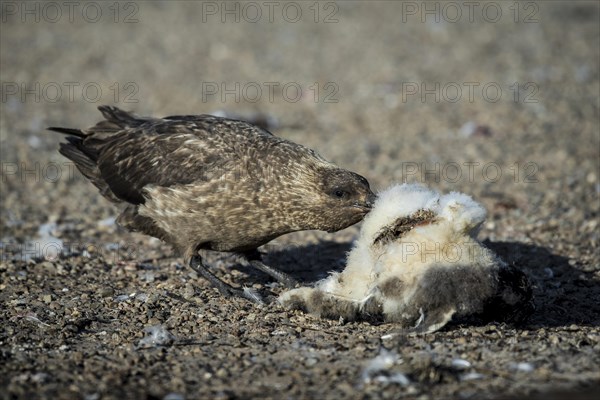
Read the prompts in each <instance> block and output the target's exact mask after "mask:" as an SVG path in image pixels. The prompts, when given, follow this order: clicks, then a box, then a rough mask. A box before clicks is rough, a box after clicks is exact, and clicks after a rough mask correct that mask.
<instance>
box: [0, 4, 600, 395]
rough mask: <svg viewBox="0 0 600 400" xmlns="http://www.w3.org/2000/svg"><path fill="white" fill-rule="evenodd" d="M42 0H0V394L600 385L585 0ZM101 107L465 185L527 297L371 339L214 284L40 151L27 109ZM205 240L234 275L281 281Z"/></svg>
mask: <svg viewBox="0 0 600 400" xmlns="http://www.w3.org/2000/svg"><path fill="white" fill-rule="evenodd" d="M47 4H48V3H44V2H35V1H31V2H27V3H18V2H3V3H2V8H1V10H0V17H1V18H2V20H1V24H0V28H1V35H0V44H1V50H0V75H1V81H2V102H1V110H0V117H1V118H0V144H1V149H0V156H1V160H2V176H1V198H2V205H1V207H0V216H1V229H2V230H1V233H0V241H1V243H0V244H1V247H0V254H1V259H0V262H1V263H0V301H1V304H2V305H1V307H0V321H1V324H2V329H1V330H0V357H1V359H2V361H1V362H0V385H1V386H0V387H1V388H2V389H1V390H0V396H1V397H2V398H52V399H70V398H82V399H89V400H92V399H111V398H115V399H117V398H125V397H128V398H158V399H161V398H162V399H170V400H175V399H182V398H186V399H193V398H274V399H279V398H284V397H285V398H324V399H339V398H346V397H347V398H419V399H430V398H472V399H513V398H525V397H533V398H540V399H541V398H544V399H553V398H555V399H560V398H564V397H566V396H568V397H570V398H571V399H584V398H595V396H597V395H598V392H600V368H599V367H598V365H600V304H599V302H598V299H600V285H599V281H600V252H599V251H598V246H599V234H598V232H599V229H598V217H599V208H600V206H599V200H598V196H599V193H600V171H599V158H600V157H599V153H600V143H599V141H600V137H599V136H600V135H599V93H600V79H599V69H600V54H599V51H600V50H599V49H600V44H599V40H600V31H599V23H598V17H599V5H598V3H597V2H593V1H591V2H589V1H588V2H576V1H575V2H566V1H564V2H561V1H548V2H522V3H515V2H487V3H477V6H473V7H474V8H470V7H471V6H469V5H467V4H465V3H464V2H454V3H444V2H429V3H427V4H425V3H422V2H404V3H400V2H396V3H392V2H371V3H367V2H347V3H342V2H338V3H333V2H329V3H327V2H321V3H313V2H295V3H278V2H276V3H273V4H272V5H267V4H265V3H262V2H256V3H241V4H239V5H238V6H235V3H227V4H225V3H223V2H204V3H201V2H175V3H174V4H173V3H171V4H163V3H149V2H148V3H146V2H139V3H133V2H130V3H113V2H92V3H76V5H75V6H73V7H74V9H73V10H72V12H71V13H70V12H69V7H68V6H67V5H65V4H63V3H61V2H56V3H53V4H54V5H50V6H48V5H47ZM449 4H450V5H449ZM53 7H54V8H53ZM235 7H238V8H237V10H239V14H238V15H237V16H236V15H235V10H236V8H235ZM270 7H273V8H272V9H271V8H270ZM227 10H233V12H234V14H227ZM427 10H433V11H432V13H428V11H427ZM436 10H437V11H436ZM498 10H500V11H501V14H499V13H498ZM98 11H99V12H100V13H98ZM258 11H260V13H261V14H260V15H259V14H257V12H258ZM317 11H318V13H317ZM457 11H459V12H460V13H461V14H460V17H459V14H457ZM236 18H238V21H236V20H235V19H236ZM36 19H37V20H36ZM222 19H225V21H222ZM296 19H298V21H296V22H294V21H295V20H296ZM315 21H316V22H315ZM236 85H237V86H236ZM257 89H260V91H258V90H257ZM298 89H300V92H301V95H298ZM457 89H460V91H458V90H457ZM470 89H472V93H471V92H470ZM498 89H500V90H498ZM100 104H114V105H117V106H120V107H123V108H125V109H131V110H135V111H137V112H138V113H140V114H154V115H169V114H192V113H214V112H221V113H229V114H235V115H241V116H243V117H245V118H250V119H254V120H260V121H262V122H263V123H265V124H267V125H268V126H269V127H270V128H271V129H272V130H273V131H275V132H276V133H277V134H278V135H281V136H283V137H286V138H289V139H291V140H294V141H297V142H300V143H303V144H306V145H308V146H310V147H312V148H315V149H318V151H319V152H320V153H321V154H323V155H324V156H325V157H326V158H329V159H331V160H333V161H335V162H337V163H338V164H340V165H342V166H344V167H346V168H349V169H352V170H355V171H357V172H359V173H361V174H363V175H365V176H366V177H368V179H369V180H370V182H371V183H372V186H373V187H374V188H375V189H383V188H385V187H387V186H388V185H390V184H391V183H394V182H400V181H420V182H423V183H426V184H428V185H431V186H432V187H435V188H436V189H438V190H441V191H450V190H458V191H463V192H466V193H468V194H470V195H472V196H473V197H474V198H475V199H477V200H478V201H480V202H482V203H483V204H484V205H485V206H486V208H487V209H488V211H489V216H488V220H487V222H486V223H485V225H484V227H483V229H482V232H481V234H480V237H481V239H482V240H485V243H486V244H487V245H488V246H490V247H491V248H492V249H494V250H495V251H497V253H498V254H500V255H501V256H502V257H503V258H504V259H506V260H507V261H509V262H512V263H514V264H515V265H516V266H518V267H519V268H522V269H523V271H525V273H526V274H527V275H528V276H529V278H530V279H531V281H532V282H533V284H534V286H535V288H534V295H535V304H536V308H537V311H536V312H535V314H534V315H533V316H532V317H531V318H530V320H529V321H528V322H527V323H526V324H525V325H524V326H519V327H512V326H508V325H506V324H503V323H501V322H498V323H493V324H483V323H480V322H478V321H456V322H455V323H453V324H450V325H448V326H447V327H445V328H444V329H443V330H442V331H440V332H437V333H434V334H427V335H417V336H398V335H397V336H394V337H392V338H391V339H389V338H388V339H382V336H384V335H386V334H388V333H393V332H395V327H394V326H393V325H390V324H382V325H379V326H373V325H369V324H367V323H346V324H345V323H343V321H328V320H321V319H318V318H316V317H313V316H311V315H305V314H303V313H301V312H299V311H287V310H283V309H281V308H279V307H278V306H277V305H274V304H271V305H265V306H256V305H253V304H249V303H248V302H246V301H243V300H238V299H231V300H224V299H222V298H221V297H220V296H219V295H218V293H217V292H216V291H215V290H214V289H213V288H211V287H210V286H209V285H208V284H207V283H206V282H205V281H203V280H202V279H199V278H198V277H197V276H196V275H195V273H194V272H192V271H191V270H190V269H188V268H187V267H185V266H183V265H182V264H181V259H178V258H176V257H174V256H173V254H172V252H171V250H170V249H169V248H168V247H166V246H165V245H164V244H162V243H160V242H159V241H157V240H154V239H151V238H148V237H145V236H142V235H138V234H132V233H128V232H126V231H124V230H122V229H120V228H118V227H117V226H115V224H114V217H115V216H116V215H117V210H116V209H115V208H114V207H113V206H112V205H111V204H109V203H108V202H107V201H106V200H104V199H103V198H102V197H101V196H100V195H99V194H98V193H97V191H96V190H95V188H94V187H93V186H92V185H91V184H89V183H88V182H86V181H85V179H84V178H83V177H82V176H81V175H80V174H79V173H76V172H74V171H73V169H72V166H71V165H70V164H68V163H67V162H66V160H65V159H64V158H62V157H61V156H60V155H59V154H58V153H57V152H56V149H57V147H58V142H59V140H60V138H59V137H58V136H57V135H56V134H52V133H49V132H46V131H45V130H44V128H45V127H47V126H52V125H59V126H60V125H66V126H73V127H85V126H89V125H91V124H92V123H94V122H96V121H97V120H98V119H99V114H98V112H97V110H96V106H98V105H100ZM357 232H358V227H357V226H355V227H351V228H348V229H346V230H344V231H342V232H338V233H335V234H326V233H322V232H302V233H295V234H290V235H287V236H284V237H281V238H279V239H277V240H275V241H274V242H272V243H271V244H269V245H267V246H266V247H265V249H264V250H265V251H267V252H268V255H267V257H266V259H267V261H269V262H270V263H271V264H272V265H277V266H280V267H281V268H282V269H285V270H286V271H288V272H290V273H291V274H293V275H295V276H296V277H298V278H300V279H302V280H305V281H314V280H316V279H319V278H322V277H324V276H326V275H327V272H328V271H331V270H333V269H339V268H340V267H341V266H343V263H344V256H345V252H347V251H348V249H349V248H350V245H351V242H352V240H353V239H354V238H355V237H356V234H357ZM56 249H60V253H59V254H57V251H56ZM213 261H214V265H215V273H217V274H218V275H219V276H221V277H222V278H223V279H226V280H228V281H230V282H233V283H235V284H238V285H252V286H254V287H255V288H256V289H259V290H264V291H271V292H273V293H275V294H277V293H280V292H281V290H282V289H281V288H280V287H279V286H277V285H275V284H272V283H271V282H270V281H269V280H268V279H267V278H266V277H264V276H262V275H259V274H258V273H254V272H252V271H250V270H248V269H246V268H244V267H243V266H237V265H236V262H235V261H236V260H234V259H231V258H229V257H226V256H223V257H220V258H215V259H214V260H213Z"/></svg>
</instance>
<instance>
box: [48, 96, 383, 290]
mask: <svg viewBox="0 0 600 400" xmlns="http://www.w3.org/2000/svg"><path fill="white" fill-rule="evenodd" d="M99 110H100V111H101V112H102V114H103V116H104V118H105V120H104V121H101V122H99V123H98V124H96V125H95V126H93V127H92V128H89V129H86V130H79V129H69V128H49V129H50V130H53V131H57V132H61V133H64V134H67V135H69V136H67V143H61V145H60V150H59V151H60V153H61V154H63V155H64V156H65V157H67V158H69V159H71V160H72V161H73V162H74V163H75V165H76V166H77V168H78V169H79V170H80V171H81V173H82V174H83V175H84V176H86V177H87V178H88V179H89V180H90V181H91V182H92V183H93V184H94V185H95V186H96V187H97V188H98V189H99V190H100V193H101V194H102V195H103V196H104V197H106V198H107V199H108V200H110V201H112V202H114V203H118V204H122V205H124V209H123V211H122V213H121V215H120V216H119V218H118V219H117V222H118V223H119V224H120V225H121V226H124V227H125V228H127V229H129V230H132V231H139V232H143V233H145V234H148V235H151V236H154V237H157V238H159V239H162V240H164V241H165V242H167V243H169V244H171V245H172V246H173V247H174V248H175V249H176V250H177V251H178V252H179V253H181V254H182V255H183V256H184V259H185V261H186V262H189V263H190V266H191V267H192V268H194V269H195V270H197V271H198V272H199V273H200V274H201V275H202V276H203V277H205V278H206V279H208V280H209V281H211V282H212V283H213V284H214V285H216V286H217V287H218V288H219V290H220V291H221V293H223V294H225V295H231V294H237V295H243V296H245V297H248V298H252V297H253V296H251V295H248V293H246V292H244V291H241V290H239V289H234V288H233V287H231V286H229V285H227V284H225V283H224V282H222V281H221V280H219V279H218V278H217V277H215V276H214V275H213V274H212V273H210V271H208V270H207V268H206V266H205V265H204V264H203V263H202V260H201V258H200V256H199V254H198V252H199V250H214V251H222V252H235V253H242V254H244V255H246V256H248V258H249V260H250V264H251V265H252V266H254V267H256V268H258V269H260V270H262V271H264V272H266V273H268V274H270V275H271V276H273V277H275V278H276V279H278V280H280V281H283V282H284V283H287V284H290V285H291V284H293V280H292V279H290V278H289V277H287V276H286V275H285V274H283V273H281V272H280V271H277V270H275V269H273V268H271V267H268V266H266V265H264V264H262V263H261V262H260V261H259V260H258V257H257V252H256V248H257V247H259V246H261V245H263V244H265V243H267V242H269V241H270V240H272V239H274V238H276V237H278V236H280V235H283V234H285V233H289V232H293V231H300V230H309V229H317V230H324V231H329V232H333V231H337V230H340V229H343V228H346V227H348V226H350V225H352V224H355V223H357V222H359V221H360V220H361V219H362V218H363V217H364V215H365V214H366V213H367V212H368V211H369V210H370V207H371V204H372V202H373V200H374V195H373V193H372V192H371V190H370V189H369V184H368V182H367V180H366V179H365V178H363V177H362V176H360V175H358V174H355V173H353V172H350V171H347V170H344V169H342V168H339V167H337V166H336V165H334V164H332V163H330V162H328V161H326V160H324V159H323V158H322V157H321V156H319V155H318V154H317V153H315V152H314V151H313V150H311V149H309V148H306V147H304V146H302V145H299V144H296V143H293V142H291V141H288V140H285V139H282V138H278V137H276V136H274V135H273V134H271V133H270V132H268V131H266V130H264V129H261V128H259V127H257V126H254V125H251V124H249V123H247V122H244V121H238V120H231V119H226V118H220V117H215V116H211V115H185V116H170V117H165V118H147V117H144V118H142V117H138V116H136V115H134V114H130V113H127V112H125V111H122V110H120V109H118V108H116V107H110V106H100V107H99Z"/></svg>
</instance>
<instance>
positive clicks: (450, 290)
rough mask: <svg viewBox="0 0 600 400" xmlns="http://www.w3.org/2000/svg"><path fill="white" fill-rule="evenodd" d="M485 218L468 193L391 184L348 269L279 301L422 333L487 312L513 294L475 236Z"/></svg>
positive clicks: (368, 221) (497, 261)
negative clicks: (496, 301)
mask: <svg viewBox="0 0 600 400" xmlns="http://www.w3.org/2000/svg"><path fill="white" fill-rule="evenodd" d="M485 215H486V211H485V209H484V208H483V207H482V206H481V205H480V204H478V203H477V202H475V201H474V200H473V199H472V198H471V197H470V196H468V195H466V194H462V193H456V192H452V193H450V194H447V195H440V194H439V193H437V192H436V191H434V190H431V189H428V188H426V187H424V186H421V185H415V184H402V185H395V186H392V187H390V188H388V189H387V190H385V191H383V192H381V193H380V194H379V196H378V199H377V201H376V203H375V206H374V207H373V210H372V211H371V212H370V213H369V214H368V215H367V216H366V218H365V220H364V223H363V226H362V229H361V232H360V236H359V238H358V240H357V241H356V242H355V244H354V247H353V249H352V251H351V252H350V253H349V255H348V259H347V266H346V269H345V270H344V271H343V272H341V273H332V274H331V275H330V276H329V277H328V278H326V279H324V280H322V281H320V282H317V284H316V285H315V286H314V287H302V288H297V289H293V290H290V291H287V292H284V293H283V294H282V295H281V296H280V297H279V302H280V303H281V304H283V305H285V306H287V307H290V308H299V309H303V310H306V311H308V312H311V313H314V314H317V315H320V316H323V317H326V318H335V319H337V318H340V317H341V318H344V319H346V320H357V319H362V320H384V321H388V322H395V323H399V324H400V325H401V326H402V327H403V328H406V329H411V330H417V331H421V332H432V331H436V330H438V329H440V328H441V327H443V326H444V325H445V324H446V323H448V321H450V320H451V319H452V317H453V316H466V315H470V314H474V313H481V312H483V310H484V307H485V306H486V304H487V303H488V302H489V301H490V300H491V299H492V298H498V296H500V298H501V299H504V297H506V298H508V297H510V295H512V294H513V292H512V291H511V288H508V289H506V288H505V287H502V288H500V286H501V285H500V284H499V271H500V270H501V269H503V268H508V267H507V266H506V264H505V263H504V262H503V261H502V260H500V259H499V258H498V257H497V256H496V255H495V254H493V253H492V252H491V251H490V250H489V249H488V248H486V247H485V246H483V245H482V244H481V243H480V242H479V241H478V240H477V239H476V238H475V236H476V235H477V232H478V230H479V227H480V225H481V223H482V222H483V221H484V219H485ZM501 280H502V279H500V281H501ZM499 290H502V293H500V294H499ZM506 290H508V292H507V293H508V295H507V293H504V292H505V291H506ZM512 297H514V298H515V299H517V300H520V298H519V296H512ZM512 305H513V304H511V306H512Z"/></svg>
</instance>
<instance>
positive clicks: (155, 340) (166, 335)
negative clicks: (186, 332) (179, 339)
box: [138, 325, 175, 348]
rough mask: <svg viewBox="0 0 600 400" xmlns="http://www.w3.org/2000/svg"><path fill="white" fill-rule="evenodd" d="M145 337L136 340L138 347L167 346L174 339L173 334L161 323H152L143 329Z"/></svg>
mask: <svg viewBox="0 0 600 400" xmlns="http://www.w3.org/2000/svg"><path fill="white" fill-rule="evenodd" d="M144 332H145V333H146V337H145V338H143V339H141V340H140V341H139V342H138V348H146V347H155V346H168V345H170V344H172V343H173V342H174V341H175V336H173V334H171V332H169V331H168V330H167V328H165V327H164V326H163V325H153V326H149V327H147V328H145V329H144Z"/></svg>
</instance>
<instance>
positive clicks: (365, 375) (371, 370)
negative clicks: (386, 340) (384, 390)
mask: <svg viewBox="0 0 600 400" xmlns="http://www.w3.org/2000/svg"><path fill="white" fill-rule="evenodd" d="M399 362H400V357H399V356H398V354H396V353H395V352H392V351H389V350H387V349H384V348H382V349H381V351H380V352H379V354H378V355H377V356H376V357H375V358H373V359H372V360H370V361H369V362H368V363H367V365H366V366H365V368H364V369H363V371H362V373H361V381H362V383H364V384H369V383H373V382H376V383H384V384H388V383H398V384H400V385H403V386H406V385H409V384H410V380H409V379H408V378H407V377H406V375H404V374H403V373H400V372H394V373H390V372H389V370H390V369H391V368H392V367H393V366H394V365H396V364H398V363H399Z"/></svg>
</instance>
